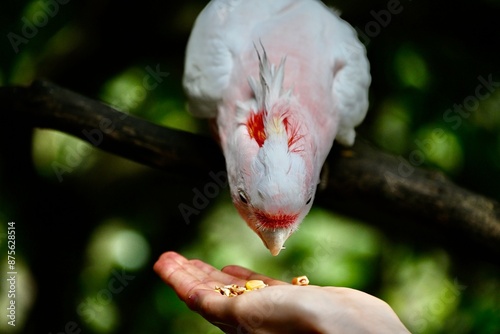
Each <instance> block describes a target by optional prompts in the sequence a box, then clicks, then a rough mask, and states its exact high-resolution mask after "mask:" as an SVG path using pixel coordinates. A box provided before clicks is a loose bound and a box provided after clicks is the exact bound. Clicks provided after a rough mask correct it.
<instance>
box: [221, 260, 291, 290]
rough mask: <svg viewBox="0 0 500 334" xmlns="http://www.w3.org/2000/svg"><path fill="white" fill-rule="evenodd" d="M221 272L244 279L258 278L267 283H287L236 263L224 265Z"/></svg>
mask: <svg viewBox="0 0 500 334" xmlns="http://www.w3.org/2000/svg"><path fill="white" fill-rule="evenodd" d="M222 272H224V273H226V274H229V275H232V276H235V277H238V278H241V279H244V280H246V281H249V280H254V279H258V280H261V281H264V283H266V284H268V285H282V284H288V283H286V282H283V281H280V280H276V279H273V278H271V277H268V276H265V275H262V274H259V273H256V272H255V271H252V270H250V269H247V268H244V267H241V266H237V265H229V266H226V267H224V268H222Z"/></svg>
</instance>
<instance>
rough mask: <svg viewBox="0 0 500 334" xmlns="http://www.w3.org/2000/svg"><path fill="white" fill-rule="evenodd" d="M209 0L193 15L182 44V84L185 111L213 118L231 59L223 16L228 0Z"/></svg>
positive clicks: (226, 79) (225, 13)
mask: <svg viewBox="0 0 500 334" xmlns="http://www.w3.org/2000/svg"><path fill="white" fill-rule="evenodd" d="M237 2H239V1H230V0H219V1H211V2H210V3H209V4H208V5H207V6H206V7H205V8H204V9H203V11H202V12H201V13H200V15H199V16H198V17H197V19H196V22H195V25H194V28H193V30H192V32H191V36H190V39H189V42H188V45H187V48H186V59H185V64H184V66H185V68H184V77H183V86H184V90H185V92H186V94H187V95H188V96H189V111H190V112H191V113H192V114H193V115H194V116H197V117H203V118H214V117H216V116H217V104H218V103H219V102H220V100H221V98H222V95H223V92H224V90H225V89H226V88H227V86H228V84H229V79H230V76H231V72H232V69H233V60H232V55H231V52H230V50H229V48H228V44H227V42H226V41H227V36H226V35H227V34H228V33H230V32H231V30H228V29H229V28H228V27H226V25H227V21H228V19H227V16H228V13H229V10H230V8H231V7H230V6H231V4H232V3H237Z"/></svg>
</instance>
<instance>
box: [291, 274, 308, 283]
mask: <svg viewBox="0 0 500 334" xmlns="http://www.w3.org/2000/svg"><path fill="white" fill-rule="evenodd" d="M292 284H293V285H308V284H309V279H308V278H307V276H298V277H294V278H293V279H292Z"/></svg>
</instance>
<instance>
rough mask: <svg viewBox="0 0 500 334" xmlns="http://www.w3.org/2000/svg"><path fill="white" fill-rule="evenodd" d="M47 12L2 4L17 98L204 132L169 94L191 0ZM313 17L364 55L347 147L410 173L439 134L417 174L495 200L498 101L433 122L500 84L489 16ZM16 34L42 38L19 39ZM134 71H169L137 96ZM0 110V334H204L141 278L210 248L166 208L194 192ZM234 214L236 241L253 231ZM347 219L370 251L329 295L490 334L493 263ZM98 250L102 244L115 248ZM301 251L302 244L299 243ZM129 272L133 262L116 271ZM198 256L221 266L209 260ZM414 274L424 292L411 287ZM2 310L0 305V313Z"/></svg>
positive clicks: (422, 322) (47, 6)
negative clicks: (81, 105)
mask: <svg viewBox="0 0 500 334" xmlns="http://www.w3.org/2000/svg"><path fill="white" fill-rule="evenodd" d="M61 2H63V3H61V4H59V3H57V2H55V1H13V0H9V1H3V2H2V4H1V5H0V22H1V28H2V30H1V34H0V41H1V42H0V84H1V85H3V86H6V85H29V84H30V83H31V82H32V81H33V80H35V79H37V78H44V79H48V80H51V81H53V82H55V83H56V84H58V85H60V86H63V87H67V88H70V89H72V90H74V91H76V92H78V93H81V94H83V95H86V96H89V97H92V98H95V99H99V100H103V101H105V102H107V103H109V104H112V105H115V106H116V107H117V108H118V109H121V110H123V111H126V112H129V113H133V114H135V115H138V116H140V117H144V118H147V119H149V120H151V121H154V122H157V123H159V124H163V125H165V126H172V127H178V128H181V129H186V130H188V131H195V132H201V131H204V129H205V126H204V124H203V122H201V121H197V120H193V119H191V117H190V116H189V115H188V114H187V113H186V112H185V107H184V102H185V97H184V95H183V92H182V88H181V84H180V83H181V76H182V70H183V57H184V49H185V45H186V42H187V39H188V37H189V32H190V29H191V27H192V24H193V22H194V19H195V17H196V15H197V14H198V13H199V11H200V10H201V9H202V8H203V6H204V5H205V3H206V2H205V1H194V0H189V1H182V2H180V1H178V2H173V1H168V2H167V1H141V2H135V1H134V2H125V1H96V0H94V1H67V3H64V1H61ZM327 3H328V4H329V5H334V6H335V7H336V8H338V9H340V10H341V11H342V17H343V18H344V19H345V20H346V21H348V22H349V23H351V24H352V25H353V26H355V27H357V28H358V30H359V31H360V32H362V33H363V34H362V35H361V39H362V41H363V42H364V43H365V44H366V46H367V50H368V57H369V59H370V62H371V68H372V69H371V73H372V78H373V81H372V86H371V88H370V100H371V106H370V111H369V114H368V117H367V119H366V121H365V123H363V125H362V126H361V127H360V130H359V132H360V133H361V135H362V136H363V137H364V138H366V139H368V140H369V141H371V142H373V143H374V144H376V145H378V146H380V147H382V148H384V149H385V150H387V151H389V152H391V153H394V154H396V155H401V156H402V157H404V158H405V159H409V157H410V156H411V153H412V152H414V151H415V150H419V149H420V150H423V149H422V148H421V147H419V145H418V143H419V142H423V141H425V140H426V139H429V138H430V139H432V137H430V136H431V135H430V134H431V133H432V130H434V129H442V130H444V131H446V138H447V139H446V141H445V142H444V143H433V144H432V146H431V148H429V149H428V150H427V151H425V150H424V152H423V153H424V157H425V159H424V160H425V161H423V165H425V166H427V167H430V168H437V169H440V170H442V171H443V172H445V173H446V174H447V175H448V176H449V177H451V178H452V179H453V180H454V181H455V182H456V183H458V184H460V185H461V186H463V187H466V188H468V189H470V190H473V191H475V192H478V193H481V194H484V195H487V196H489V197H492V198H494V199H497V200H499V199H500V177H498V173H499V172H500V131H499V129H500V112H499V110H500V108H499V106H500V91H497V90H494V89H493V90H492V91H491V92H489V93H490V94H488V97H487V98H485V99H484V100H483V101H481V102H480V103H479V104H478V105H473V107H474V108H471V112H470V114H469V115H468V116H467V117H460V120H459V121H460V122H461V123H460V124H458V123H455V121H453V122H450V121H447V120H446V119H445V118H444V115H445V113H446V111H447V110H448V109H450V108H454V105H455V104H463V103H464V102H465V101H474V99H473V98H474V97H476V100H477V96H476V87H477V86H478V85H479V84H481V81H480V79H478V78H479V77H481V78H484V79H488V78H489V77H491V78H492V80H493V81H494V82H500V71H499V69H500V67H499V64H498V42H499V38H500V31H499V30H500V28H499V25H498V15H499V13H500V11H499V9H500V3H499V2H498V1H494V0H489V1H486V0H483V1H476V2H471V1H454V2H452V3H450V4H446V3H444V2H432V1H427V0H425V1H424V0H422V1H415V0H414V1H401V2H400V3H399V6H396V4H397V2H395V1H365V0H356V1H336V2H330V1H328V2H327ZM56 4H57V5H56ZM393 6H394V7H393ZM388 7H389V8H398V10H397V13H396V12H393V14H391V15H390V16H388V15H387V14H388V13H389V12H388V11H387V9H388ZM382 11H383V12H382ZM43 13H45V14H43ZM44 18H45V19H46V21H44V20H45V19H44ZM377 18H378V20H377ZM27 21H29V22H38V25H39V26H38V27H36V29H35V30H33V29H32V30H30V29H29V27H28V28H26V22H27ZM13 34H15V35H16V36H18V37H15V38H25V39H23V41H24V42H23V43H21V44H18V45H17V46H15V45H13V44H12V38H14V37H13V36H14V35H13ZM16 49H17V50H16ZM148 68H149V69H151V68H152V69H156V68H159V69H161V71H164V72H167V73H168V76H165V77H162V80H161V81H159V82H158V86H157V87H156V88H155V89H154V90H151V91H149V90H148V91H145V90H144V89H142V90H141V83H143V81H142V80H143V78H144V77H145V76H147V75H148V73H149V72H148ZM151 82H152V81H151ZM137 87H139V89H138V90H136V88H137ZM497 89H498V87H497ZM131 92H136V94H135V95H134V94H133V93H131ZM481 92H487V91H486V90H484V89H483V90H482V91H481ZM470 97H472V98H470ZM0 105H1V102H0ZM472 109H473V110H472ZM7 113H9V110H3V109H2V114H3V115H2V121H1V122H0V132H1V135H0V139H1V141H0V159H1V160H0V187H1V188H0V218H1V219H0V221H1V222H2V227H1V228H0V229H1V230H0V231H1V233H2V235H4V236H5V233H6V231H7V222H8V221H14V222H16V225H15V226H16V265H17V269H18V271H19V276H18V286H17V290H18V296H17V299H16V302H17V304H18V305H19V306H18V309H17V321H18V322H17V324H18V325H17V326H16V327H15V328H10V326H6V325H5V324H4V323H2V324H1V326H3V327H0V329H2V330H3V329H8V330H11V329H15V330H17V331H18V332H23V333H49V332H51V333H59V332H64V331H66V332H68V333H70V332H71V331H75V330H79V329H81V330H82V333H160V332H162V333H169V332H172V333H174V332H179V333H198V332H208V331H211V332H214V333H216V332H217V331H216V330H214V329H211V327H209V326H204V323H203V321H202V320H200V318H199V317H198V316H196V315H193V314H191V313H190V312H189V311H188V310H187V308H186V307H185V306H184V305H182V304H180V303H179V302H177V300H176V297H175V295H174V294H173V293H172V292H171V291H170V290H169V289H168V288H166V287H165V286H164V285H163V284H162V283H161V282H160V281H159V279H158V278H157V277H156V276H155V274H154V273H153V271H152V265H153V264H154V262H155V260H156V259H157V257H158V256H159V255H160V254H161V253H162V252H164V251H166V250H172V249H173V250H178V251H183V250H185V251H186V252H187V253H189V252H191V253H192V254H196V255H197V256H202V255H203V254H205V252H208V249H206V248H204V247H215V246H213V245H212V246H206V245H211V244H210V242H209V241H207V240H206V238H207V235H209V232H207V230H206V228H204V227H203V226H204V225H203V224H204V223H202V221H206V220H209V217H208V218H207V217H206V216H207V215H205V213H202V214H200V215H198V216H195V217H193V219H192V220H191V222H190V224H186V223H185V221H184V219H183V217H182V216H181V214H180V213H179V210H178V205H179V203H190V202H191V201H192V198H193V192H192V189H193V188H195V187H203V184H205V183H204V182H206V181H200V178H198V177H197V178H193V177H192V176H190V175H168V174H165V173H162V172H159V171H156V170H152V169H149V168H147V167H143V166H139V165H137V164H135V163H131V162H128V161H125V160H124V159H121V158H119V157H115V156H113V155H110V154H107V153H104V152H101V151H99V150H94V149H91V148H88V147H86V146H82V144H81V143H80V142H79V141H78V140H76V139H72V138H67V137H65V136H58V135H57V134H54V133H53V132H46V131H40V130H37V131H35V132H34V131H33V129H31V128H28V127H26V125H25V124H23V123H22V122H19V123H16V124H13V123H12V122H9V121H4V120H6V119H7V120H8V119H9V118H8V117H5V115H7ZM455 116H456V114H455ZM455 120H456V119H455ZM456 122H458V120H456ZM453 125H456V126H455V127H454V126H453ZM75 152H77V153H75ZM78 152H79V153H78ZM54 161H55V162H58V163H60V164H63V165H64V166H67V167H68V166H69V167H70V171H69V172H67V173H64V174H63V175H62V178H63V180H62V182H60V181H61V180H60V179H58V177H57V175H56V173H55V172H54V164H53V163H54ZM226 192H227V189H222V190H221V195H220V199H219V200H217V201H215V200H214V201H213V203H212V202H211V203H210V208H212V207H213V210H215V211H216V212H217V208H216V207H217V206H221V205H222V206H223V207H224V208H226V207H227V208H230V205H229V206H228V204H227V203H228V196H227V193H226ZM369 204H370V203H366V207H367V208H369V207H370V205H369ZM349 205H350V206H358V207H360V208H361V209H360V210H357V211H363V210H362V209H363V208H364V206H363V203H351V202H346V203H345V206H346V207H348V206H349ZM228 210H232V209H228ZM371 210H373V208H371ZM354 211H356V210H354ZM232 212H233V213H232V214H233V215H234V217H235V218H234V220H235V222H234V223H235V224H234V226H235V229H241V233H244V234H250V233H251V232H250V230H249V229H247V228H246V227H245V226H244V224H243V223H242V222H241V221H236V220H238V218H236V217H237V216H236V215H235V214H234V210H232ZM351 213H352V211H351ZM354 216H356V214H354ZM356 217H357V218H358V219H361V221H358V222H356V223H352V222H350V221H349V220H348V219H346V223H345V226H358V225H357V224H361V225H362V226H364V227H363V228H365V229H367V231H370V232H369V233H368V232H367V233H368V234H369V235H370V237H369V240H372V241H373V240H376V241H373V242H375V243H376V244H377V246H376V247H372V248H369V249H368V250H367V253H366V254H365V253H363V254H364V255H363V256H362V257H363V259H362V262H356V261H359V256H361V255H359V253H356V251H357V250H359V247H358V246H354V247H352V249H350V248H349V247H347V249H348V250H345V249H344V251H345V252H347V253H346V254H355V255H353V258H352V260H349V259H351V258H349V256H348V257H347V258H344V259H343V260H342V261H344V262H342V263H344V264H345V263H348V262H349V261H351V262H349V263H361V265H360V266H361V267H362V270H361V269H359V268H358V269H356V270H357V271H356V270H354V269H353V272H356V273H358V274H357V275H358V276H359V277H358V276H356V277H354V278H353V279H352V281H349V280H344V281H342V280H340V282H341V283H343V285H347V286H352V287H356V288H359V289H363V290H365V291H367V292H370V293H372V294H375V295H378V296H380V297H382V298H384V299H385V300H388V302H389V303H390V304H391V306H393V307H394V308H395V310H396V312H398V314H400V316H401V318H402V319H403V321H404V322H405V324H407V326H408V327H409V328H410V329H411V330H412V332H415V333H440V332H443V333H445V332H447V333H450V332H453V333H494V332H498V330H500V308H499V305H500V299H499V298H500V297H499V296H500V283H499V277H500V274H499V270H498V263H496V264H495V263H494V262H493V261H491V259H490V257H488V256H481V253H478V252H474V251H473V250H468V249H463V247H462V248H461V247H460V244H459V243H457V242H454V243H452V246H450V247H448V245H447V244H446V239H447V238H446V235H436V233H438V232H436V231H433V230H424V231H420V232H419V233H416V234H413V235H410V236H408V234H404V233H402V232H401V231H403V232H404V231H405V229H406V226H408V229H418V227H415V226H412V225H411V223H410V222H409V221H411V219H412V217H407V216H406V215H405V214H404V213H402V214H401V215H400V216H397V217H394V216H391V217H390V218H388V217H387V216H384V215H383V214H381V215H371V214H370V213H368V214H366V212H365V214H358V215H357V216H356ZM360 217H362V218H360ZM370 217H371V218H370ZM384 219H391V220H393V221H395V222H400V227H399V229H398V231H399V232H398V233H395V232H394V231H392V230H391V229H390V228H388V227H387V226H391V225H390V224H389V225H384V224H381V222H380V221H379V220H384ZM353 224H354V225H353ZM311 226H312V223H311ZM321 226H322V225H321ZM321 226H320V227H318V231H320V233H321V228H322V227H321ZM377 226H385V227H377ZM306 229H307V227H303V228H302V230H306ZM209 230H210V228H209ZM325 231H326V232H325V233H328V232H327V230H325ZM353 231H355V229H353ZM125 232H126V233H125ZM120 233H121V234H120ZM127 233H128V234H127ZM117 235H118V236H120V237H118V236H117ZM210 235H212V234H210ZM375 236H376V237H375ZM370 238H371V239H370ZM6 240H7V239H6V238H3V237H0V243H1V244H2V245H4V244H6ZM110 240H114V241H113V242H114V243H113V244H112V245H111V243H112V242H111V241H110ZM116 240H118V241H116ZM210 240H212V239H210ZM107 241H109V243H107ZM219 242H221V243H224V242H225V241H219ZM230 242H231V241H227V243H230ZM232 242H233V243H234V242H235V241H234V240H233V241H232ZM304 242H307V241H304ZM236 243H237V242H236ZM117 245H118V246H117ZM127 246H130V247H127ZM240 246H241V245H240ZM307 246H309V248H310V249H311V248H313V247H316V245H315V244H311V245H302V247H304V248H307ZM217 247H219V246H217ZM259 247H261V246H259ZM360 247H361V246H360ZM261 248H263V247H261ZM4 249H6V248H5V247H3V246H2V250H4ZM127 249H129V250H128V251H127ZM217 249H218V248H217ZM231 249H232V250H234V248H231ZM349 249H350V250H349ZM112 250H113V251H112ZM221 251H225V252H230V251H229V250H227V249H226V250H224V249H223V250H221ZM349 251H350V252H351V253H349ZM113 252H114V253H113ZM117 252H118V255H116V254H117ZM120 252H122V253H123V254H125V255H126V256H128V257H126V256H125V255H124V256H125V257H126V258H128V259H129V260H128V261H129V262H128V267H127V265H123V262H119V261H117V260H116V258H118V257H119V254H122V253H120ZM127 252H129V253H130V252H131V253H132V255H130V254H129V253H127ZM305 252H307V250H305ZM111 253H112V254H115V255H112V254H111ZM6 254H7V252H6V250H5V251H2V254H1V255H0V258H2V259H4V257H5V260H2V265H4V263H6V261H7V259H6ZM110 254H111V255H110ZM127 254H128V255H127ZM138 254H139V255H138ZM207 254H208V253H207ZM356 254H358V255H356ZM134 256H136V257H137V258H135V257H134ZM141 256H142V257H141ZM249 256H252V254H250V255H249ZM254 256H255V257H263V260H262V261H261V262H258V261H257V262H258V263H260V265H261V266H262V267H260V268H264V269H263V270H265V268H266V266H272V265H273V264H272V263H273V261H278V260H275V259H270V258H269V257H268V256H267V254H265V253H264V252H262V253H259V254H254ZM301 256H304V255H303V254H302V255H301V254H295V255H294V256H288V257H287V256H285V257H284V259H282V260H280V261H282V265H283V268H286V267H293V265H294V264H297V263H305V262H304V258H303V257H301ZM264 257H265V258H264ZM134 259H135V260H136V261H139V262H138V263H139V264H137V265H133V264H131V262H130V261H132V262H133V261H134ZM203 259H204V260H206V261H208V262H210V263H212V262H214V263H218V262H217V261H220V259H218V260H217V259H212V258H211V257H210V256H208V255H207V256H206V258H203ZM346 259H347V260H346ZM348 260H349V261H348ZM259 261H260V260H259ZM301 261H302V262H301ZM332 261H333V262H332V263H333V266H336V264H335V262H334V260H332ZM346 261H347V262H346ZM119 263H122V265H120V264H119ZM238 263H239V262H238ZM250 263H254V262H250ZM280 263H281V262H280ZM226 264H228V263H226ZM243 264H244V263H243ZM338 266H340V262H339V264H338ZM303 267H304V266H303ZM254 269H256V268H254ZM302 269H304V268H302ZM306 269H307V268H306ZM3 272H7V270H4V271H3ZM117 273H122V274H123V273H126V274H125V275H128V276H126V277H130V280H129V281H127V280H126V279H124V280H123V276H122V281H120V283H121V284H122V286H120V284H118V283H116V282H117V281H116V280H115V281H112V280H113V278H116V277H117V276H116V275H118V274H117ZM265 273H268V272H267V271H266V272H265ZM272 273H274V274H275V275H280V274H279V272H272ZM305 274H307V273H305ZM2 275H4V274H3V273H2ZM361 276H363V279H360V277H361ZM3 277H4V276H2V278H3ZM422 277H427V278H428V279H429V281H426V280H419V278H422ZM118 281H119V280H118ZM110 282H114V283H111V285H110ZM356 282H358V283H356ZM359 282H362V283H359ZM402 282H403V283H402ZM429 282H437V285H436V289H437V290H439V289H441V290H440V291H443V293H441V294H439V293H438V294H436V293H434V295H433V294H432V291H428V295H427V296H422V295H421V294H420V292H421V291H424V290H425V289H424V290H422V289H421V288H422V284H423V285H426V284H427V285H428V286H432V284H430V283H429ZM443 282H444V283H443ZM450 282H452V283H453V282H454V283H456V284H455V285H454V287H455V288H447V287H448V286H449V283H450ZM322 283H323V284H330V285H335V283H337V284H338V283H339V281H335V280H333V279H332V281H327V280H326V281H323V282H322ZM441 283H442V284H441ZM429 284H430V285H429ZM439 284H441V285H439ZM2 287H4V281H3V280H2ZM121 287H123V289H120V288H121ZM457 287H459V288H457ZM460 287H465V288H460ZM391 289H392V290H391ZM443 289H444V290H443ZM430 290H433V289H430ZM434 290H435V289H434ZM434 292H435V291H434ZM412 293H414V294H412ZM403 294H406V295H407V296H409V297H408V298H407V300H406V302H405V303H403V302H401V300H402V297H401V295H403ZM6 296H7V293H6V291H2V295H1V296H0V301H1V300H6V299H7V298H6ZM450 296H451V297H450ZM453 296H454V297H455V298H453ZM88 298H91V299H92V298H93V299H94V304H89V303H91V302H89V299H88ZM425 298H428V299H425ZM432 298H434V299H432ZM391 301H393V303H391ZM4 302H5V301H2V302H1V303H4ZM419 303H420V304H419ZM410 304H411V305H410ZM1 305H4V304H1ZM405 308H407V309H406V311H405ZM2 309H3V310H5V308H2ZM408 310H410V311H408ZM2 312H5V311H2ZM1 316H2V317H1V319H3V320H1V321H2V322H4V321H5V322H6V320H5V316H4V315H3V314H2V315H1Z"/></svg>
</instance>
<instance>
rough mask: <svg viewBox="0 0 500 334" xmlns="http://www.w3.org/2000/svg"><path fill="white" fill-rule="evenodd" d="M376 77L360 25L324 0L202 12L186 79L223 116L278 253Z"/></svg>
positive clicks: (216, 116)
mask: <svg viewBox="0 0 500 334" xmlns="http://www.w3.org/2000/svg"><path fill="white" fill-rule="evenodd" d="M370 81H371V77H370V70H369V63H368V60H367V58H366V50H365V48H364V46H363V45H362V44H361V43H360V41H359V40H358V38H357V35H356V32H355V30H354V29H353V28H352V27H351V26H350V25H349V24H348V23H346V22H345V21H343V20H342V19H340V17H339V16H338V14H337V13H336V12H335V11H333V10H331V9H329V8H328V7H326V6H325V5H324V4H323V3H321V2H320V1H316V0H212V1H211V2H210V3H209V4H208V5H207V6H206V7H205V9H204V10H203V11H202V12H201V13H200V15H199V16H198V18H197V19H196V22H195V25H194V28H193V30H192V33H191V36H190V39H189V42H188V45H187V51H186V61H185V69H184V78H183V85H184V88H185V91H186V94H187V96H188V98H189V110H190V112H191V113H192V114H194V115H195V116H199V117H205V118H210V119H213V120H214V123H215V128H216V132H217V133H218V139H219V141H220V145H221V147H222V150H223V153H224V156H225V159H226V167H227V173H228V181H229V186H230V192H231V197H232V200H233V203H234V205H235V207H236V208H237V210H238V212H239V213H240V215H241V216H242V217H243V218H244V219H245V221H246V222H247V224H248V226H250V228H251V229H252V230H253V231H254V232H255V233H257V234H258V235H259V237H260V238H261V239H262V241H263V242H264V244H265V246H266V247H267V248H268V249H269V250H270V252H271V254H273V255H278V254H279V252H280V251H281V249H282V248H283V245H284V243H285V241H286V240H287V239H288V237H289V236H290V235H291V234H292V233H293V232H294V231H295V230H296V229H297V228H298V226H299V224H300V223H301V222H302V220H303V218H304V217H305V216H306V215H307V213H308V212H309V210H310V209H311V206H312V203H313V200H314V195H315V192H316V187H317V185H318V183H319V179H320V172H321V168H322V166H323V164H324V162H325V159H326V157H327V155H328V153H329V152H330V149H331V147H332V144H333V141H334V140H335V139H336V140H337V141H338V142H340V143H341V144H343V145H349V146H350V145H352V144H353V143H354V138H355V130H354V128H355V127H356V126H357V125H359V124H360V123H361V122H362V120H363V119H364V117H365V115H366V111H367V109H368V90H369V85H370Z"/></svg>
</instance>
